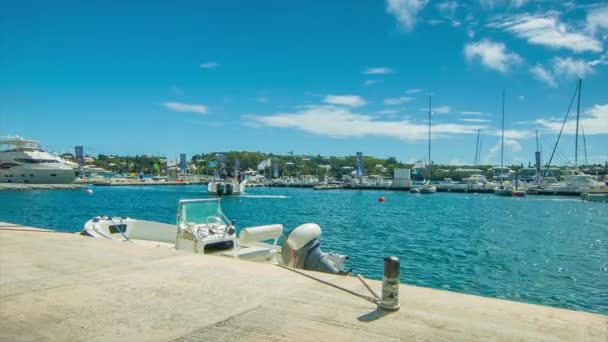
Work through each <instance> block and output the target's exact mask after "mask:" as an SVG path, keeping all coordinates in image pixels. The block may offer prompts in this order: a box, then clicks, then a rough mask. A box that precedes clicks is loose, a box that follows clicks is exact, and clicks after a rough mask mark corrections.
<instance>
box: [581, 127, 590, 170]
mask: <svg viewBox="0 0 608 342" xmlns="http://www.w3.org/2000/svg"><path fill="white" fill-rule="evenodd" d="M581 130H582V131H583V150H584V151H585V165H589V161H588V160H587V140H586V139H585V127H583V125H581Z"/></svg>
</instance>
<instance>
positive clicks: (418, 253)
mask: <svg viewBox="0 0 608 342" xmlns="http://www.w3.org/2000/svg"><path fill="white" fill-rule="evenodd" d="M93 190H94V194H92V195H87V194H86V193H84V192H83V191H82V190H66V191H24V192H19V191H2V192H0V221H5V222H14V223H20V224H25V225H31V226H39V227H47V228H53V229H56V230H60V231H67V232H75V231H78V230H80V228H81V226H82V224H83V223H84V222H85V221H86V220H88V219H89V218H91V217H93V216H97V215H113V216H118V215H124V216H130V217H134V218H139V219H147V220H156V221H162V222H167V223H174V222H175V211H176V206H177V201H178V200H179V199H183V198H199V197H205V196H206V195H205V194H204V192H203V186H157V187H95V188H93ZM379 196H384V197H385V198H386V202H385V203H378V201H377V198H378V197H379ZM222 207H223V210H224V212H225V213H226V215H227V216H228V217H229V218H231V219H237V220H238V225H239V226H241V227H243V226H252V225H260V224H270V223H282V224H283V225H284V226H285V227H286V230H287V229H291V228H293V227H295V226H297V225H299V224H302V223H305V222H315V223H318V224H319V225H320V226H321V227H322V229H323V236H322V239H321V246H322V248H323V249H324V250H325V251H336V252H340V253H344V254H348V255H349V256H350V260H349V266H350V267H353V268H354V272H355V273H361V274H363V275H364V276H366V277H368V278H374V279H380V278H381V273H382V259H383V257H384V256H388V255H396V256H398V257H400V258H401V278H402V281H403V282H405V283H408V284H414V285H421V286H427V287H433V288H439V289H446V290H450V291H458V292H465V293H470V294H477V295H483V296H490V297H498V298H506V299H510V300H516V301H523V302H529V303H540V304H545V305H551V306H557V307H564V308H569V309H575V310H585V311H592V312H600V313H604V314H608V204H607V203H591V202H582V201H580V200H579V199H578V198H565V197H533V196H529V197H526V198H505V197H499V196H494V195H491V194H490V195H473V194H447V193H437V194H434V195H430V196H427V195H420V194H409V193H402V192H387V191H344V190H342V191H341V190H330V191H313V190H312V189H290V188H253V189H248V195H244V196H233V197H224V198H223V199H222Z"/></svg>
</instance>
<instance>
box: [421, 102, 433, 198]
mask: <svg viewBox="0 0 608 342" xmlns="http://www.w3.org/2000/svg"><path fill="white" fill-rule="evenodd" d="M431 165H432V164H431V93H429V165H428V167H427V169H428V178H427V180H426V182H425V183H424V185H423V186H422V188H420V193H421V194H434V193H435V192H437V188H436V187H435V186H434V185H431Z"/></svg>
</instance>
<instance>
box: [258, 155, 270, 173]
mask: <svg viewBox="0 0 608 342" xmlns="http://www.w3.org/2000/svg"><path fill="white" fill-rule="evenodd" d="M271 163H272V159H270V158H268V159H266V160H263V161H262V162H261V163H260V164H259V165H258V170H260V171H261V170H264V169H265V168H267V167H269V166H270V165H271Z"/></svg>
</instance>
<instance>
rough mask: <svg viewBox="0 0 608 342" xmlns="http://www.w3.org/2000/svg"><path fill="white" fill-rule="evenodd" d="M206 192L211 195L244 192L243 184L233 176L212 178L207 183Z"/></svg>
mask: <svg viewBox="0 0 608 342" xmlns="http://www.w3.org/2000/svg"><path fill="white" fill-rule="evenodd" d="M207 192H208V193H209V194H211V195H218V196H221V195H240V194H242V193H243V192H245V184H244V183H243V182H241V183H239V182H238V180H236V179H234V178H230V179H225V180H222V179H214V180H212V181H211V182H209V184H207Z"/></svg>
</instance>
